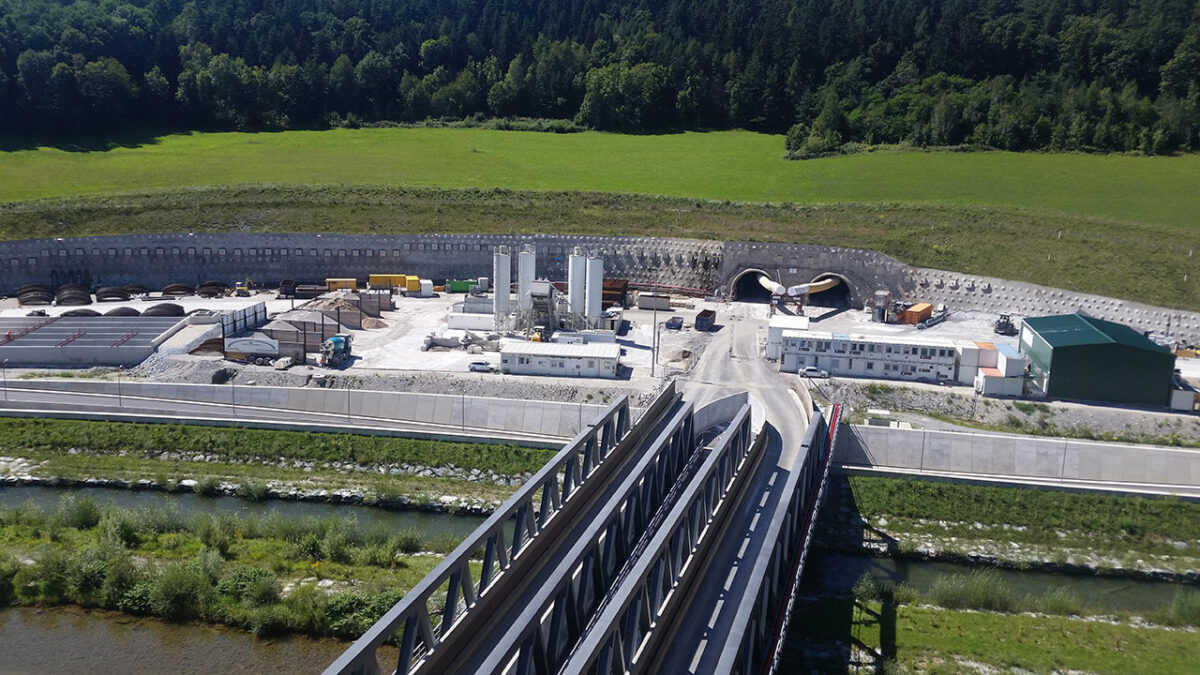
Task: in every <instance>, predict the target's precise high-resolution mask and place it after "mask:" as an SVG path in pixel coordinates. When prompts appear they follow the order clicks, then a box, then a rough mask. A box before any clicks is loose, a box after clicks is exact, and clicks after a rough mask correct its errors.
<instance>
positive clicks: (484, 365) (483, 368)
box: [467, 361, 492, 373]
mask: <svg viewBox="0 0 1200 675" xmlns="http://www.w3.org/2000/svg"><path fill="white" fill-rule="evenodd" d="M467 370H470V371H471V372H472V373H490V372H492V364H490V363H488V362H487V361H472V362H471V365H469V366H467Z"/></svg>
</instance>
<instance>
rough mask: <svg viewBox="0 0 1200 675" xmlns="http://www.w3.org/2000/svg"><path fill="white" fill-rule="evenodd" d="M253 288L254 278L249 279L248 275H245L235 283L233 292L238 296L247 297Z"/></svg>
mask: <svg viewBox="0 0 1200 675" xmlns="http://www.w3.org/2000/svg"><path fill="white" fill-rule="evenodd" d="M253 289H254V280H253V279H251V278H250V277H246V278H245V279H243V280H241V281H239V282H237V284H236V285H234V287H233V294H234V295H236V296H238V297H239V298H248V297H250V291H251V290H253Z"/></svg>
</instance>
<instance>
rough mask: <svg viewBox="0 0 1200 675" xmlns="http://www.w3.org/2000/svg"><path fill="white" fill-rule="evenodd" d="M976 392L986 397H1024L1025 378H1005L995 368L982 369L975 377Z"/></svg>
mask: <svg viewBox="0 0 1200 675" xmlns="http://www.w3.org/2000/svg"><path fill="white" fill-rule="evenodd" d="M975 391H977V392H979V393H980V394H983V395H984V396H1022V395H1023V394H1024V393H1025V378H1023V377H1004V375H1003V374H1002V373H1001V372H1000V371H999V370H997V369H995V368H980V369H979V372H978V373H976V375H975Z"/></svg>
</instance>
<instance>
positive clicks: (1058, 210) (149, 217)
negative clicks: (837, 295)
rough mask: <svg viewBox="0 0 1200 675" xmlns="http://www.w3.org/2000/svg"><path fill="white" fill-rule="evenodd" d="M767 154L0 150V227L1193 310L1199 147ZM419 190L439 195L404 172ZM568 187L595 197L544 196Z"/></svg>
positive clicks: (611, 139) (407, 133) (720, 148)
mask: <svg viewBox="0 0 1200 675" xmlns="http://www.w3.org/2000/svg"><path fill="white" fill-rule="evenodd" d="M780 148H781V139H779V138H778V137H774V136H765V135H759V134H752V133H748V132H736V131H735V132H717V133H707V134H700V133H687V134H668V135H661V136H623V135H618V134H601V133H581V134H570V135H551V134H537V133H521V132H505V131H488V130H478V129H360V130H333V131H328V132H283V133H274V134H238V133H219V134H190V135H175V136H167V137H163V138H161V139H157V140H156V142H154V143H151V144H147V145H143V146H139V147H132V148H117V149H114V150H110V151H107V152H91V153H83V152H80V153H71V152H63V151H59V150H51V149H39V150H30V151H15V152H9V153H4V154H0V202H3V201H11V202H20V203H14V204H10V205H8V206H7V207H5V208H3V209H0V236H3V237H7V238H13V239H20V238H31V237H50V236H80V235H90V234H113V233H123V232H171V231H176V232H179V231H186V232H196V231H218V232H222V231H233V232H245V231H272V232H279V231H296V232H310V231H311V232H320V231H338V232H372V233H422V232H445V233H453V232H485V233H486V232H503V233H509V232H515V233H534V232H536V233H541V232H546V231H548V230H549V231H553V232H558V233H564V234H566V233H574V234H629V235H639V236H642V235H645V234H647V233H653V234H656V235H660V236H680V237H697V238H715V239H736V240H747V239H748V240H755V241H786V242H797V243H819V244H826V245H842V246H853V247H861V248H868V249H873V250H879V251H883V252H885V253H888V254H890V255H894V256H896V257H897V258H899V259H901V260H904V261H905V262H908V263H911V264H915V265H922V266H928V267H935V268H940V269H949V270H958V271H963V272H970V273H977V274H987V275H993V276H998V277H1002V278H1008V279H1015V280H1024V281H1035V282H1038V283H1044V284H1049V285H1052V286H1058V287H1063V288H1072V289H1076V290H1080V291H1086V292H1098V293H1104V294H1107V295H1113V296H1116V297H1125V298H1134V299H1139V300H1144V301H1147V302H1152V303H1157V304H1164V305H1170V306H1178V307H1184V308H1191V309H1200V289H1197V287H1196V284H1195V283H1194V281H1193V282H1187V281H1185V280H1184V275H1185V274H1189V273H1190V274H1191V277H1195V276H1196V274H1195V268H1194V265H1193V261H1192V260H1191V259H1190V257H1189V255H1188V254H1189V251H1190V250H1191V249H1193V248H1195V247H1197V245H1198V244H1200V236H1197V232H1196V230H1195V228H1194V219H1193V214H1194V213H1196V212H1197V210H1200V193H1198V192H1197V191H1196V190H1194V189H1193V188H1194V186H1195V185H1196V184H1197V183H1200V157H1197V156H1185V157H1168V158H1159V157H1155V158H1148V157H1129V156H1115V155H1108V156H1092V155H1055V154H1014V153H921V152H893V153H885V154H872V155H857V156H848V157H835V158H828V159H821V160H811V161H805V162H789V161H786V160H783V159H782V158H781V156H782V152H781V150H780ZM330 184H337V185H341V186H343V187H336V186H330ZM354 184H357V185H360V187H345V186H347V185H354ZM214 185H222V186H230V185H234V186H236V185H249V187H220V188H211V187H208V186H214ZM434 185H437V186H442V187H444V188H448V189H434V188H430V187H425V188H422V187H420V186H434ZM396 186H410V187H409V188H401V187H396ZM496 187H500V188H503V189H501V190H492V189H491V188H496ZM195 188H202V189H195ZM478 188H483V189H482V190H481V189H478ZM133 190H136V191H142V192H134V193H130V192H128V191H133ZM145 190H151V191H149V192H145ZM511 190H531V191H536V192H528V193H521V192H516V193H514V192H511ZM577 190H589V191H605V192H606V193H608V194H598V193H578V192H556V191H577ZM113 193H121V194H113ZM611 193H637V194H657V195H667V196H668V197H663V198H651V197H635V196H628V195H615V194H611ZM89 195H105V196H89ZM32 200H44V201H32ZM698 200H699V201H698ZM728 202H767V203H771V204H774V205H767V206H764V205H753V204H752V205H741V204H737V203H728ZM1060 232H1061V234H1060ZM1047 256H1049V261H1048V260H1047ZM1191 277H1190V278H1191Z"/></svg>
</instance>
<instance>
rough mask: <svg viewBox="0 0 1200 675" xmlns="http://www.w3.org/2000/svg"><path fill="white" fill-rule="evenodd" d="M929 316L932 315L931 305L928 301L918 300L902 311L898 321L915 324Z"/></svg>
mask: <svg viewBox="0 0 1200 675" xmlns="http://www.w3.org/2000/svg"><path fill="white" fill-rule="evenodd" d="M931 316H933V305H931V304H929V303H928V302H918V303H917V304H915V305H913V306H912V307H909V308H908V309H906V310H904V313H903V314H901V315H900V323H907V324H910V325H913V326H915V325H917V324H919V323H921V322H922V321H924V320H925V319H928V318H929V317H931Z"/></svg>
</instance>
